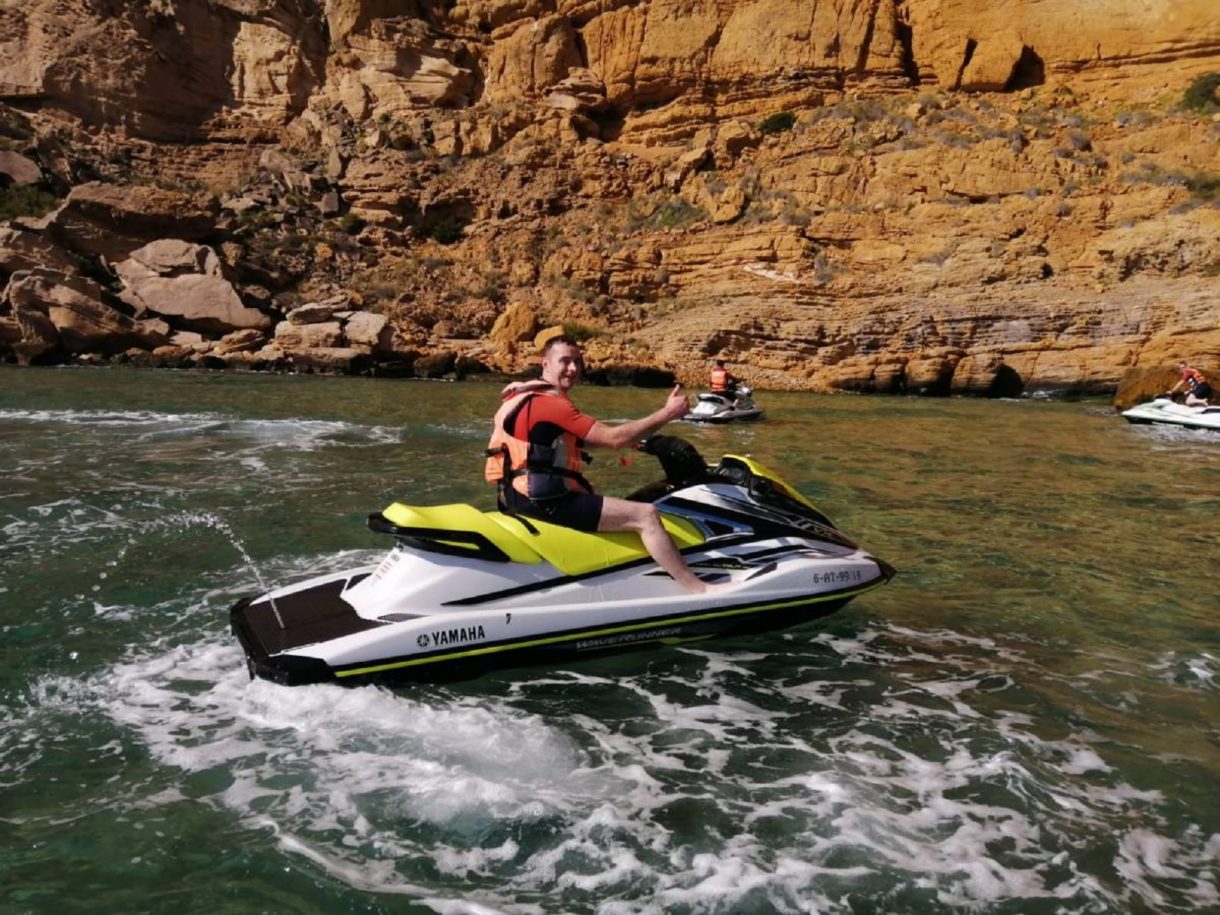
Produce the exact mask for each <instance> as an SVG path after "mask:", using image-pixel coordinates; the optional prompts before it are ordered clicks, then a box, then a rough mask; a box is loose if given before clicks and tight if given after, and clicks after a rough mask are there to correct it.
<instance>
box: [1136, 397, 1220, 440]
mask: <svg viewBox="0 0 1220 915" xmlns="http://www.w3.org/2000/svg"><path fill="white" fill-rule="evenodd" d="M1122 415H1123V418H1124V419H1126V420H1127V422H1129V423H1172V424H1173V425H1175V426H1187V427H1189V428H1191V429H1213V430H1215V431H1218V432H1220V406H1214V407H1188V406H1186V404H1180V403H1175V402H1174V401H1173V400H1171V399H1169V398H1168V397H1158V398H1156V399H1155V400H1153V401H1151V402H1149V403H1142V404H1138V405H1137V406H1134V407H1132V408H1131V409H1129V410H1125V411H1123V414H1122Z"/></svg>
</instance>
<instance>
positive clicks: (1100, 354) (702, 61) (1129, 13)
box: [0, 0, 1220, 393]
mask: <svg viewBox="0 0 1220 915" xmlns="http://www.w3.org/2000/svg"><path fill="white" fill-rule="evenodd" d="M0 49H2V50H3V53H2V54H0V97H2V100H3V107H2V108H0V184H2V185H3V188H2V189H0V216H5V217H9V222H8V224H7V225H6V226H4V227H0V279H2V280H3V281H5V282H6V287H5V289H4V293H3V299H2V300H0V354H4V355H5V356H7V357H8V358H10V359H15V360H17V361H21V362H48V361H61V360H64V359H85V360H90V359H100V358H119V359H127V360H134V361H140V362H148V363H155V364H165V365H189V364H203V365H237V366H250V367H294V368H296V369H297V370H321V371H391V370H394V371H401V372H412V373H416V374H421V375H440V374H446V373H457V374H465V373H471V372H478V371H485V370H495V371H504V372H517V371H521V370H523V369H524V368H525V367H527V366H528V365H529V363H530V362H531V360H532V356H533V349H534V346H533V341H534V337H535V335H536V334H538V333H539V331H541V330H543V329H545V328H547V327H549V326H554V325H559V324H564V325H567V327H568V329H569V330H570V331H572V332H575V333H577V334H579V335H581V336H583V337H586V338H587V340H588V342H587V349H588V354H589V357H590V362H591V363H592V364H593V366H594V367H596V368H600V369H601V370H603V372H605V373H607V374H609V375H614V374H615V373H616V372H619V373H625V374H623V376H622V377H629V378H630V377H635V378H637V379H642V378H646V377H654V378H655V377H658V375H659V376H662V377H663V376H664V373H665V372H673V373H675V374H676V375H677V376H678V377H679V378H681V379H683V380H686V381H688V382H693V383H698V382H700V381H702V379H703V378H704V375H705V370H706V365H707V361H708V359H709V358H710V357H713V356H720V357H722V358H725V359H727V360H729V361H730V363H731V364H732V366H733V369H734V371H735V372H736V373H737V374H739V375H742V376H744V377H745V378H747V379H748V380H749V381H751V382H753V383H754V384H756V385H760V386H764V387H786V388H805V389H818V390H825V389H850V390H864V391H904V390H905V391H920V392H926V393H948V392H973V393H1012V392H1015V391H1019V390H1022V389H1033V388H1044V389H1063V390H1072V391H1106V390H1110V389H1113V388H1114V386H1115V385H1116V383H1117V382H1118V380H1119V378H1120V376H1121V375H1122V374H1123V373H1124V372H1125V371H1127V370H1130V369H1139V368H1146V367H1148V366H1150V365H1159V364H1162V363H1164V362H1165V361H1166V360H1172V359H1176V358H1178V357H1187V358H1191V359H1195V360H1201V361H1203V362H1204V363H1206V361H1207V359H1208V358H1215V359H1217V360H1220V300H1218V297H1217V295H1216V288H1217V281H1216V278H1217V276H1218V275H1220V244H1218V243H1217V238H1218V237H1220V231H1218V230H1220V143H1218V142H1217V141H1218V140H1220V98H1217V95H1216V89H1217V86H1218V85H1220V75H1218V74H1220V9H1218V8H1217V7H1216V4H1215V2H1214V0H1176V2H1170V0H1151V2H1150V0H1089V2H1085V0H1062V2H1058V3H1053V4H1052V3H1049V2H1042V0H1006V2H1000V0H969V2H967V0H836V2H834V3H830V2H827V0H810V2H808V3H793V2H791V0H757V2H746V0H721V2H715V3H713V2H709V0H640V2H620V0H600V2H597V3H588V2H583V0H566V2H560V3H554V2H551V0H451V2H449V3H430V2H423V0H135V2H131V0H126V2H119V0H24V2H22V3H20V4H15V3H8V4H5V5H4V8H3V11H0Z"/></svg>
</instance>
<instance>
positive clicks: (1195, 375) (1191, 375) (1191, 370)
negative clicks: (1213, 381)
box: [1182, 365, 1207, 391]
mask: <svg viewBox="0 0 1220 915" xmlns="http://www.w3.org/2000/svg"><path fill="white" fill-rule="evenodd" d="M1182 380H1183V381H1185V382H1186V385H1187V387H1189V388H1190V389H1191V390H1192V391H1193V390H1195V389H1196V388H1197V387H1199V385H1201V384H1207V376H1206V375H1204V374H1203V373H1202V372H1200V371H1199V370H1198V369H1197V368H1195V367H1194V366H1192V365H1188V366H1187V367H1186V368H1184V369H1182Z"/></svg>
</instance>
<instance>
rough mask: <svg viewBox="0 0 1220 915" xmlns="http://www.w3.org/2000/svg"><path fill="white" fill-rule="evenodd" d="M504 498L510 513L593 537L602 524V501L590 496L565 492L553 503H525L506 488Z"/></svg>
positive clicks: (515, 491) (526, 501) (523, 498)
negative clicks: (585, 533) (591, 534)
mask: <svg viewBox="0 0 1220 915" xmlns="http://www.w3.org/2000/svg"><path fill="white" fill-rule="evenodd" d="M504 498H505V500H506V501H507V502H508V506H507V507H508V509H509V511H510V512H511V513H515V514H518V515H525V516H526V517H527V518H537V519H538V520H539V521H545V522H547V523H548V524H559V525H562V526H563V527H570V528H574V529H575V530H578V531H587V532H588V533H594V532H596V531H597V525H598V524H600V523H601V520H602V501H603V500H602V497H601V496H598V495H595V494H593V493H591V492H569V493H567V494H566V495H562V496H556V497H555V498H554V499H527V498H526V497H525V496H523V495H521V493H519V492H517V490H515V489H513V488H512V487H506V488H505V490H504ZM501 508H502V509H503V508H504V506H501Z"/></svg>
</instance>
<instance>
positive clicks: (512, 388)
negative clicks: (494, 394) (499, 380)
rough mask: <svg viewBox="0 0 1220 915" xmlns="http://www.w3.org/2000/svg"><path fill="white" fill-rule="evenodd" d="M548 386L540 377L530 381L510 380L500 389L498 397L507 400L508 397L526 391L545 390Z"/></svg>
mask: <svg viewBox="0 0 1220 915" xmlns="http://www.w3.org/2000/svg"><path fill="white" fill-rule="evenodd" d="M550 386H551V385H550V384H549V383H548V382H545V381H543V380H542V379H541V378H535V379H534V380H532V381H510V382H509V383H508V384H506V385H505V386H504V387H503V388H502V389H501V390H500V399H501V400H508V398H510V397H515V396H516V395H517V394H524V393H525V392H526V391H545V390H546V389H547V388H549V387H550Z"/></svg>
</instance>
